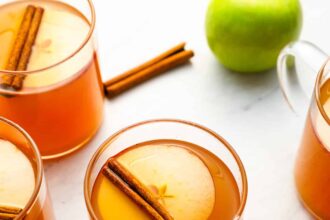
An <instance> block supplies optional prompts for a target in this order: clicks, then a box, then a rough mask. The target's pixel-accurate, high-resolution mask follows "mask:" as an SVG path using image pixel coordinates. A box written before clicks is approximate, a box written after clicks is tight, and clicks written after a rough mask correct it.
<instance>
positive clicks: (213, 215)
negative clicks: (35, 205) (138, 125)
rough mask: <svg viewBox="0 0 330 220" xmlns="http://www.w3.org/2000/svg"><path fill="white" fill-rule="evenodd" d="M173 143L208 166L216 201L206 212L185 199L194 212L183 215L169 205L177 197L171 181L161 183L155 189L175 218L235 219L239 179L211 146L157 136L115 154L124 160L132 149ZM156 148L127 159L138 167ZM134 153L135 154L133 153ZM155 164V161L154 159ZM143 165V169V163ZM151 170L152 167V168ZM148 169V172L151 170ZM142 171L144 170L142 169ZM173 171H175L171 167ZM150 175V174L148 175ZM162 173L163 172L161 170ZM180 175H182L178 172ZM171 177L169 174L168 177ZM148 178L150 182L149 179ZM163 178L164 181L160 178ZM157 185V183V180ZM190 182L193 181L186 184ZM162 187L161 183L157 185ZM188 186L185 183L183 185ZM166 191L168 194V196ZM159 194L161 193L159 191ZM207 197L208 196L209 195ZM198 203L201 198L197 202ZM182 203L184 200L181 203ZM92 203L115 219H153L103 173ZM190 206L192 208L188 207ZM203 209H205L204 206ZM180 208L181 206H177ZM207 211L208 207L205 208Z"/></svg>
mask: <svg viewBox="0 0 330 220" xmlns="http://www.w3.org/2000/svg"><path fill="white" fill-rule="evenodd" d="M161 145H163V146H171V147H176V148H181V149H186V150H187V151H189V152H190V153H191V154H194V155H196V156H197V157H198V158H199V159H200V160H201V161H202V163H203V164H204V165H205V166H206V167H207V168H206V170H208V171H207V172H209V174H210V176H211V181H212V186H213V187H214V200H213V205H212V206H211V209H210V210H209V211H208V213H207V214H206V215H205V213H204V214H200V213H198V210H199V208H192V207H193V206H194V204H193V203H194V202H196V201H193V200H190V201H188V202H187V201H185V200H181V201H182V202H183V203H186V202H187V203H186V205H187V206H185V207H184V209H187V210H188V212H189V213H190V214H192V216H190V217H187V216H183V215H180V213H179V212H176V213H174V212H172V210H173V209H175V207H170V205H171V200H172V199H173V198H175V197H176V195H171V191H172V194H173V189H171V185H170V184H169V185H167V187H165V188H164V187H163V189H161V188H162V187H160V189H159V188H158V189H157V190H156V191H155V190H153V191H154V192H156V194H157V195H158V194H159V192H162V194H164V195H165V196H164V198H163V199H160V200H161V203H163V204H164V206H165V208H168V209H169V212H170V213H171V214H173V217H174V219H176V220H181V219H182V220H184V219H192V218H194V219H198V220H206V219H208V220H219V219H221V220H232V219H233V218H234V217H235V214H236V213H237V211H238V208H239V205H240V193H239V189H238V186H237V183H236V181H235V179H234V177H233V175H232V173H231V171H230V170H229V168H228V167H227V166H226V165H225V164H224V163H223V162H222V161H221V159H219V158H218V157H216V156H215V155H214V154H213V153H211V152H209V151H208V150H206V149H204V148H201V147H199V146H197V145H194V144H191V143H187V142H183V141H177V140H154V141H149V142H145V143H141V144H138V145H135V146H133V147H131V148H128V149H126V150H124V151H123V152H120V153H119V154H118V155H116V156H115V158H118V161H119V162H121V160H120V158H123V159H122V161H124V158H125V155H127V154H128V153H130V152H132V153H131V154H133V157H134V153H133V150H135V149H138V148H143V147H148V146H149V147H150V150H151V151H152V148H153V147H155V146H161ZM157 153H158V152H157V150H155V152H153V153H152V154H146V155H143V153H142V154H139V155H136V158H135V159H134V160H133V161H131V162H128V166H130V165H132V167H134V166H135V165H136V166H137V167H138V166H139V165H138V164H139V163H140V162H141V161H143V160H149V159H150V158H151V157H153V156H154V154H157ZM163 155H164V154H163V153H161V157H163ZM130 157H132V155H130ZM166 163H168V166H169V167H170V166H171V163H172V161H170V160H169V161H166ZM179 163H180V166H181V165H182V166H183V167H185V166H187V163H185V161H183V160H182V161H180V162H179ZM152 164H154V163H152ZM137 169H138V168H137ZM140 169H143V168H141V167H140ZM146 169H154V168H152V167H150V166H149V167H147V168H146ZM184 169H186V171H185V172H195V171H193V170H191V169H190V167H185V168H184ZM149 171H150V170H149ZM149 171H148V172H149ZM142 172H143V171H142ZM150 172H151V173H153V172H159V173H162V170H153V171H152V170H151V171H150ZM171 172H172V171H171ZM147 176H148V177H149V176H150V175H147ZM160 176H161V174H160ZM177 177H178V178H180V175H178V176H177ZM169 178H170V177H169ZM169 178H165V179H164V180H163V181H164V182H166V181H167V180H168V179H169ZM140 180H141V179H140ZM148 181H149V182H148ZM195 181H196V182H197V183H198V182H199V181H203V178H201V179H194V180H193V181H192V182H195ZM142 182H144V183H145V184H146V185H148V186H149V187H152V186H154V185H150V184H153V183H151V182H150V178H149V180H147V178H146V179H142ZM160 182H162V181H160ZM156 185H157V184H156ZM187 185H190V184H187ZM157 187H159V185H158V186H157ZM182 187H185V186H182ZM189 193H191V194H194V192H189ZM166 194H167V196H166ZM174 194H175V193H174ZM158 196H159V195H158ZM206 197H207V195H205V196H204V197H201V200H199V201H200V202H201V203H203V202H204V203H207V202H208V201H207V199H206ZM207 198H208V197H207ZM197 203H198V202H197ZM180 205H181V204H180ZM92 206H93V207H94V210H95V212H96V215H97V216H98V219H113V220H129V219H134V220H144V219H151V218H150V217H149V216H148V215H147V214H146V213H145V212H144V211H143V210H141V209H140V208H139V207H138V206H137V205H136V204H135V203H134V202H132V201H131V200H130V198H129V197H127V196H126V195H125V194H124V193H123V192H122V191H120V190H119V189H118V188H117V187H116V186H115V185H113V184H112V183H111V182H110V181H109V180H108V179H106V177H104V175H103V174H102V173H99V174H98V176H97V178H96V182H95V184H94V187H93V191H92ZM189 209H190V211H189ZM201 210H202V209H201ZM176 211H178V210H176ZM204 211H205V209H204ZM177 213H179V215H178V216H179V217H178V216H175V214H177ZM196 216H204V217H196Z"/></svg>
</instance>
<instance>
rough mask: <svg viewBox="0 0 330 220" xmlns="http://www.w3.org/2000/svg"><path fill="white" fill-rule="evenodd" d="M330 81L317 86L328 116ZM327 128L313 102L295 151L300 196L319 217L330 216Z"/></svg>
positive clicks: (328, 129) (329, 129)
mask: <svg viewBox="0 0 330 220" xmlns="http://www.w3.org/2000/svg"><path fill="white" fill-rule="evenodd" d="M329 91H330V80H329V79H327V81H326V82H325V83H324V84H323V86H322V87H321V89H320V97H319V98H320V104H321V105H322V108H323V110H324V114H326V115H330V93H329ZM329 134H330V127H329V124H328V122H327V121H326V120H325V118H324V116H323V115H322V114H321V113H320V112H319V110H318V108H317V106H315V101H313V104H312V106H311V109H310V112H309V114H308V116H307V120H306V126H305V131H304V134H303V138H302V141H301V146H300V149H299V152H298V157H297V162H296V167H295V178H296V185H297V189H298V192H299V194H300V197H301V199H302V201H303V203H304V205H305V206H306V207H307V208H308V210H309V211H310V212H311V213H312V214H313V215H314V216H315V217H316V218H318V219H330V187H329V183H330V139H329Z"/></svg>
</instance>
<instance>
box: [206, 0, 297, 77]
mask: <svg viewBox="0 0 330 220" xmlns="http://www.w3.org/2000/svg"><path fill="white" fill-rule="evenodd" d="M301 26H302V10H301V6H300V3H299V0H211V3H210V5H209V7H208V10H207V15H206V36H207V40H208V44H209V47H210V48H211V50H212V51H213V53H214V54H215V56H216V57H217V59H218V60H219V61H220V62H221V63H222V64H223V65H224V66H225V67H227V68H228V69H231V70H234V71H238V72H260V71H264V70H267V69H270V68H272V67H274V66H275V63H276V59H277V56H278V54H279V52H280V50H281V49H282V48H283V47H284V46H285V45H286V44H287V43H289V42H291V41H293V40H296V39H297V38H298V37H299V34H300V31H301Z"/></svg>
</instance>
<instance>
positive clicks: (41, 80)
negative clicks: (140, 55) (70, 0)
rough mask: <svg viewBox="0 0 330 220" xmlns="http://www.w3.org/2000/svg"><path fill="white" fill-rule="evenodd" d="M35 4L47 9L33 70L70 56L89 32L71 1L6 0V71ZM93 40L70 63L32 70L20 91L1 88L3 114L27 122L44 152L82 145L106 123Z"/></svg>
mask: <svg viewBox="0 0 330 220" xmlns="http://www.w3.org/2000/svg"><path fill="white" fill-rule="evenodd" d="M29 4H32V5H35V6H42V7H43V8H44V9H45V12H44V16H43V19H42V23H41V26H40V29H39V33H38V35H37V39H36V43H35V45H34V48H33V52H32V55H31V57H30V62H29V65H28V70H37V69H40V68H46V67H48V66H51V65H53V64H55V63H57V62H59V61H61V60H63V59H65V58H67V57H68V56H69V55H71V54H73V52H74V51H76V50H78V49H79V47H80V46H81V45H82V43H83V42H84V40H85V39H86V38H87V35H88V32H89V30H90V24H89V22H88V21H87V19H86V18H85V17H84V16H83V14H82V13H80V12H79V11H78V10H77V9H75V8H73V7H71V6H69V5H67V4H65V3H61V2H59V1H47V0H45V1H17V2H14V3H10V4H6V5H2V6H0V48H1V50H0V71H1V69H4V68H5V65H6V63H7V60H8V56H9V54H10V51H11V47H12V45H13V43H14V40H15V36H16V34H17V31H18V29H19V26H20V23H21V20H22V17H23V14H24V10H25V8H26V6H27V5H29ZM91 44H92V43H90V44H89V45H87V46H86V47H90V49H89V51H87V52H86V48H85V50H82V51H80V52H79V53H78V55H77V57H78V58H76V60H75V61H74V62H73V63H70V65H63V66H61V65H59V66H57V67H55V68H53V69H51V68H50V69H48V70H46V71H45V73H42V72H41V73H31V74H32V75H31V77H27V78H26V80H25V81H24V87H23V89H22V90H21V91H20V92H19V93H17V94H15V95H13V96H8V95H5V94H0V115H1V116H4V117H6V118H8V119H10V120H12V121H14V122H16V123H17V124H19V125H20V126H22V127H23V128H24V129H25V130H26V131H27V132H28V133H29V134H30V135H31V136H32V138H33V139H34V141H35V142H36V143H37V145H38V147H39V150H40V152H41V154H42V156H50V157H51V156H54V155H61V154H65V153H68V152H70V151H73V150H75V149H77V148H79V147H80V146H82V145H83V144H84V143H85V142H87V141H88V140H89V139H90V138H91V137H92V136H93V134H94V133H95V132H96V130H97V129H98V127H99V126H100V124H101V121H102V113H103V89H102V81H101V77H100V69H99V66H98V59H97V55H96V51H95V50H94V48H93V46H92V45H91ZM33 74H34V75H36V76H35V77H34V75H33ZM38 74H39V75H40V76H38ZM42 74H44V76H42Z"/></svg>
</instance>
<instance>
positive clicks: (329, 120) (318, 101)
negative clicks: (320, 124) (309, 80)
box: [314, 58, 330, 125]
mask: <svg viewBox="0 0 330 220" xmlns="http://www.w3.org/2000/svg"><path fill="white" fill-rule="evenodd" d="M328 63H330V58H328V59H327V61H326V62H325V63H324V64H323V66H322V67H321V69H320V71H319V72H318V74H317V78H316V82H315V86H314V91H315V92H314V96H315V97H314V98H315V101H316V104H317V107H318V110H319V111H320V113H321V115H322V117H323V119H324V120H325V121H326V122H327V124H328V125H330V118H329V116H328V114H327V112H326V111H325V110H324V107H323V105H322V103H321V88H322V79H323V76H324V72H325V67H326V66H327V64H328Z"/></svg>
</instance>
